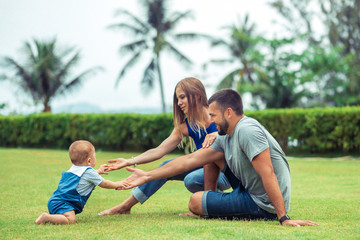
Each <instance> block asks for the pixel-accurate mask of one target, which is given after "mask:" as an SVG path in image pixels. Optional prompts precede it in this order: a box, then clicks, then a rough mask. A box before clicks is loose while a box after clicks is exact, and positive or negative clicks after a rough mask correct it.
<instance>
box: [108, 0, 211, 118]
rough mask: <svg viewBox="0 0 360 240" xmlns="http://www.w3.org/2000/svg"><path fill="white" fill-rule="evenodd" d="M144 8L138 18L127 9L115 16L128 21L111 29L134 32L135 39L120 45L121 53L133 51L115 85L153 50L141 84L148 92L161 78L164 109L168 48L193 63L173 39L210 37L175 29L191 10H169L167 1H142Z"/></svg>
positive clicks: (186, 63)
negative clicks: (164, 58)
mask: <svg viewBox="0 0 360 240" xmlns="http://www.w3.org/2000/svg"><path fill="white" fill-rule="evenodd" d="M140 1H141V3H142V6H143V10H144V17H143V18H139V17H136V16H135V15H134V14H132V13H130V12H128V11H127V10H124V9H120V10H118V11H117V12H116V15H123V16H126V17H128V18H129V21H125V22H121V23H117V24H113V25H110V26H109V28H111V29H121V30H128V31H129V32H130V33H131V34H133V35H134V37H135V40H134V41H132V42H130V43H128V44H125V45H123V46H121V47H120V51H119V52H120V54H131V57H130V59H129V60H128V62H127V63H126V64H125V65H124V66H123V68H122V69H121V71H120V73H119V75H118V78H117V80H116V84H115V85H116V86H117V85H118V83H119V81H120V80H121V78H123V76H124V75H125V73H126V71H127V70H128V69H130V68H131V67H133V66H134V65H135V64H136V63H137V62H138V61H139V59H141V56H142V55H143V53H145V52H146V51H147V50H149V51H151V59H150V62H149V63H148V65H147V67H146V68H145V71H144V73H143V76H142V80H141V84H142V85H143V87H144V88H143V89H144V90H145V91H148V90H151V89H153V87H154V81H155V80H156V78H157V80H158V81H159V86H160V93H161V103H162V111H163V112H165V111H166V110H165V96H164V88H163V79H162V74H161V68H160V56H161V53H162V52H164V51H165V50H166V51H168V52H170V53H171V54H172V55H173V56H174V57H176V58H177V59H178V60H179V61H180V62H181V63H182V64H184V65H185V66H186V67H188V66H190V65H191V63H192V62H191V60H190V59H189V58H188V57H186V56H185V55H184V54H183V53H182V52H180V51H179V50H178V49H177V48H176V47H175V46H174V44H173V43H172V42H171V40H173V41H174V40H175V41H176V40H187V39H192V40H193V39H195V38H201V37H203V38H208V39H211V38H210V37H209V36H207V35H203V34H197V33H173V31H174V28H175V27H176V26H177V25H178V24H179V22H180V21H181V20H183V19H185V18H189V17H192V13H191V11H186V12H172V13H169V12H168V7H167V3H168V1H167V0H140Z"/></svg>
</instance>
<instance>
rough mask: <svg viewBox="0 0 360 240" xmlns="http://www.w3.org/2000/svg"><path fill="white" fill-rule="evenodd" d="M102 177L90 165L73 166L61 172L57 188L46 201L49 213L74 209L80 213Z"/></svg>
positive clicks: (76, 212) (102, 179)
mask: <svg viewBox="0 0 360 240" xmlns="http://www.w3.org/2000/svg"><path fill="white" fill-rule="evenodd" d="M102 181H104V178H103V177H101V176H100V175H99V174H98V173H97V172H96V171H95V170H94V169H93V168H92V167H88V166H75V165H72V167H71V168H70V169H69V170H68V171H67V172H63V173H62V177H61V179H60V182H59V186H58V188H57V189H56V190H55V192H54V193H53V194H52V195H51V197H50V199H49V202H48V209H49V213H50V214H63V213H66V212H69V211H72V210H74V211H75V214H78V213H81V212H82V210H83V208H84V206H85V204H86V201H87V200H88V198H89V197H90V195H91V193H92V191H93V190H94V188H95V187H96V186H97V185H99V184H100V183H101V182H102Z"/></svg>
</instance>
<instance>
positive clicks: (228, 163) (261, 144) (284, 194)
mask: <svg viewBox="0 0 360 240" xmlns="http://www.w3.org/2000/svg"><path fill="white" fill-rule="evenodd" d="M209 110H210V116H211V119H212V121H213V122H214V123H215V124H216V125H217V128H218V131H219V135H220V136H218V137H217V139H216V140H215V142H214V143H213V145H211V147H210V148H207V149H201V150H198V151H196V152H194V153H192V154H189V155H186V156H182V157H179V158H177V159H176V160H174V161H172V162H170V163H168V164H166V165H164V166H162V167H160V168H157V169H155V170H152V171H149V172H145V171H142V170H140V169H132V168H127V169H128V170H129V171H131V172H134V173H133V174H132V175H131V176H130V177H128V178H127V179H126V182H127V184H128V185H127V186H126V189H129V188H132V187H135V186H139V185H142V184H143V183H145V182H148V181H151V180H155V179H160V178H164V177H170V176H174V175H177V174H179V173H182V172H185V171H187V170H190V169H193V168H195V167H199V166H203V165H206V164H208V166H209V167H208V168H206V169H204V170H205V173H206V176H207V177H206V179H205V189H207V190H208V189H211V190H215V189H216V181H217V176H218V175H219V170H220V169H221V170H222V171H224V173H225V175H226V176H227V178H228V179H229V181H230V183H231V185H232V188H233V191H232V192H231V193H220V192H214V191H202V192H197V193H195V194H193V195H192V196H191V199H190V202H189V209H190V211H191V212H193V213H194V214H197V215H201V216H208V217H239V218H251V219H257V218H261V219H278V220H279V221H280V224H282V225H290V226H298V227H299V226H302V225H310V226H314V225H317V224H316V223H314V222H311V221H303V220H291V219H290V217H288V215H287V214H286V213H287V212H288V211H289V209H290V187H291V186H290V185H291V183H290V169H289V165H288V162H287V161H286V158H285V154H284V152H283V151H282V150H281V147H280V146H279V144H278V143H277V142H276V140H275V139H274V138H273V137H272V136H271V134H270V133H269V132H268V131H267V130H266V129H265V128H264V127H263V126H262V125H261V124H260V123H259V122H257V121H256V120H255V119H252V118H249V117H246V116H244V113H243V105H242V100H241V97H240V95H239V94H238V93H237V92H235V91H233V90H231V89H224V90H221V91H219V92H217V93H215V94H214V95H213V96H212V97H211V98H210V99H209ZM211 176H212V178H211Z"/></svg>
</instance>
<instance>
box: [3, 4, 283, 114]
mask: <svg viewBox="0 0 360 240" xmlns="http://www.w3.org/2000/svg"><path fill="white" fill-rule="evenodd" d="M267 2H268V0H256V1H244V0H196V1H194V0H171V1H170V5H169V8H170V11H180V12H184V11H186V10H192V11H193V13H194V19H189V20H185V21H183V22H182V23H181V24H179V26H178V27H177V28H176V31H175V32H177V33H181V32H197V33H206V34H210V35H213V36H217V37H223V38H224V37H226V36H228V35H229V33H228V32H227V31H226V30H225V29H224V28H223V27H224V26H229V25H232V24H235V23H237V22H238V18H241V19H243V17H244V16H245V14H246V13H248V14H249V16H250V21H251V22H254V23H255V24H256V26H257V32H258V33H261V34H263V35H264V36H267V37H274V36H277V35H278V34H280V33H281V27H280V24H275V23H274V22H275V21H277V22H279V21H281V18H280V17H279V16H278V14H277V13H276V11H275V10H274V9H272V8H271V7H270V6H268V4H267ZM120 8H121V9H126V10H128V11H130V12H131V13H133V14H134V15H136V16H141V13H142V12H141V8H140V4H139V1H138V0H116V1H115V0H103V1H98V0H51V1H49V0H31V1H29V0H0V57H3V56H10V57H12V58H14V59H16V60H18V61H21V52H20V50H21V48H22V46H23V44H24V42H25V41H32V39H38V40H50V39H53V38H54V37H56V39H57V43H58V44H59V46H63V47H66V46H69V47H71V46H75V47H76V49H77V50H79V51H80V52H81V56H82V58H81V60H80V63H79V64H78V65H77V67H76V68H75V70H74V71H73V72H72V76H75V75H77V74H79V73H81V72H83V71H84V70H87V69H89V68H91V67H95V66H102V67H103V68H104V71H103V72H100V73H98V74H96V75H95V76H92V77H91V78H89V79H87V80H86V81H85V82H84V84H83V85H82V86H81V87H80V88H79V89H78V90H77V91H75V92H73V93H72V94H69V95H66V96H64V97H59V98H55V99H54V100H53V101H52V103H51V106H52V108H53V109H56V108H61V107H62V106H65V105H66V106H67V105H72V104H79V103H81V104H82V103H87V104H92V105H96V106H98V107H100V108H101V109H102V110H103V111H105V112H106V111H122V110H124V109H126V110H129V109H130V110H129V111H131V109H136V108H158V109H160V108H161V98H160V91H159V85H158V84H157V83H156V85H155V88H154V90H153V91H151V92H150V93H149V94H147V95H146V96H144V95H143V94H142V92H141V86H140V81H141V78H142V75H143V70H144V69H145V65H146V64H148V62H149V59H150V58H149V56H146V55H144V57H143V59H142V61H140V62H139V64H138V65H136V66H135V67H134V68H132V69H131V70H129V71H128V72H127V74H126V75H125V76H124V78H123V79H122V80H121V81H120V82H119V84H118V86H117V87H115V81H116V78H117V76H118V74H119V72H120V70H121V68H122V67H123V66H124V64H125V63H126V61H127V60H128V59H129V56H128V55H126V56H120V55H119V53H118V49H119V47H120V46H121V45H123V44H125V43H128V42H131V41H132V40H134V38H132V37H131V36H128V35H126V34H124V33H122V32H120V31H114V30H110V29H108V28H107V27H108V26H109V25H110V24H113V23H118V22H123V21H124V20H126V19H125V18H122V17H115V15H114V13H115V11H116V10H117V9H120ZM176 47H177V48H178V49H180V51H182V52H183V53H184V54H185V55H186V56H187V57H189V58H190V59H191V60H192V61H193V65H192V67H191V68H189V69H186V68H184V67H183V66H182V65H181V64H180V63H178V62H177V61H176V59H174V58H173V57H172V56H170V55H167V54H164V55H163V56H162V58H161V62H160V63H161V67H162V74H163V81H164V89H165V102H166V105H167V106H169V107H171V106H172V96H173V92H174V88H175V85H176V83H177V82H178V81H179V80H181V79H183V78H185V77H190V76H193V77H197V78H199V79H200V80H201V81H202V82H203V83H204V85H205V86H206V90H207V95H208V97H210V96H211V95H212V94H213V93H214V92H215V86H216V84H217V83H218V82H219V81H220V80H221V79H222V77H224V76H225V75H226V74H227V73H228V72H229V71H230V70H232V69H233V67H234V66H222V67H218V66H213V65H212V66H211V67H210V68H209V69H208V70H207V71H204V70H203V69H202V67H201V66H202V64H204V63H205V62H206V61H208V60H209V59H213V58H227V57H228V55H227V52H226V51H224V50H222V49H218V48H211V47H210V45H209V44H208V43H206V42H203V41H196V42H193V43H191V42H190V41H189V43H187V42H182V43H179V44H176ZM1 72H4V70H2V69H0V73H1ZM1 103H6V104H7V107H6V108H5V109H3V110H2V112H0V113H2V114H9V113H14V112H16V113H20V114H27V113H31V112H40V111H41V109H42V106H41V105H40V106H38V107H32V101H31V99H30V98H28V97H26V95H25V94H24V92H22V91H20V90H19V89H18V88H17V87H16V85H14V84H11V83H10V82H8V81H5V82H4V81H0V104H1ZM244 105H246V103H245V104H244Z"/></svg>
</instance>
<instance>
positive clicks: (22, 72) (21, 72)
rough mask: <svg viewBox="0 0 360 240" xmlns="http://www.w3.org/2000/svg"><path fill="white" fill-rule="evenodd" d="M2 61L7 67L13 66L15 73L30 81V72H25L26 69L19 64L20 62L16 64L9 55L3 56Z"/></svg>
mask: <svg viewBox="0 0 360 240" xmlns="http://www.w3.org/2000/svg"><path fill="white" fill-rule="evenodd" d="M4 62H5V64H7V65H8V66H9V67H12V68H14V70H15V74H16V75H17V76H18V77H20V78H22V79H24V81H25V82H27V83H30V82H31V74H30V73H28V72H27V70H26V69H25V67H23V66H21V65H20V64H18V63H17V62H16V61H15V60H14V59H12V58H10V57H4Z"/></svg>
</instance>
